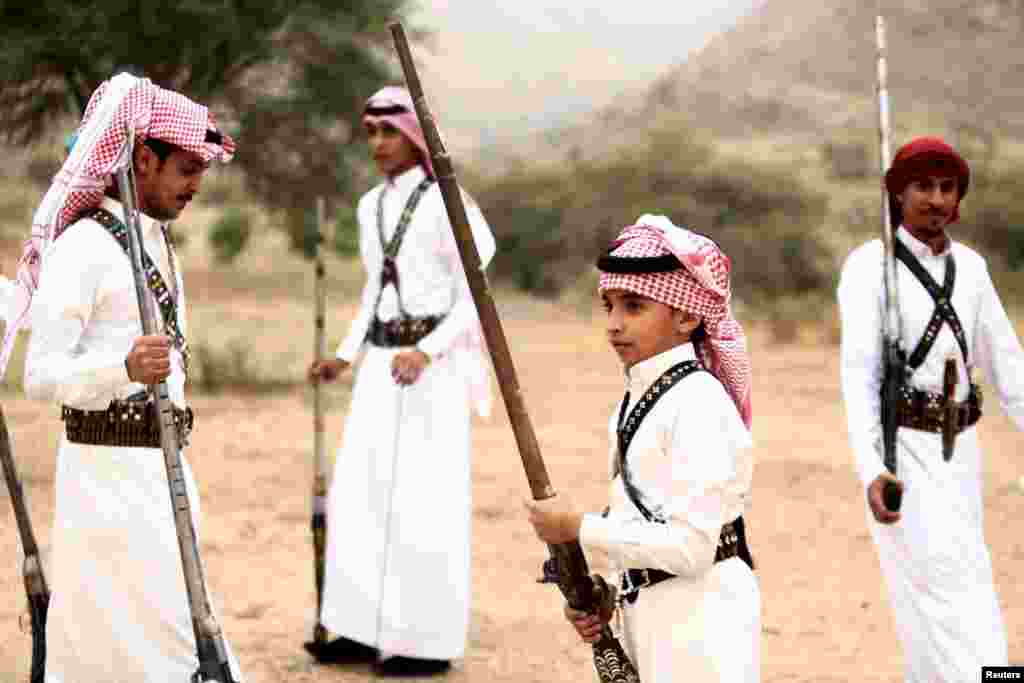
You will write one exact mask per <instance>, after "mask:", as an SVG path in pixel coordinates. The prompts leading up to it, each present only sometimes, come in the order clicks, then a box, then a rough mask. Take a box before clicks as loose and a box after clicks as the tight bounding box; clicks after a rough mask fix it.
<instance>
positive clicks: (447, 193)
mask: <svg viewBox="0 0 1024 683" xmlns="http://www.w3.org/2000/svg"><path fill="white" fill-rule="evenodd" d="M390 28H391V35H392V36H393V38H394V42H395V49H396V51H397V52H398V58H399V60H400V61H401V64H402V70H403V71H404V72H405V81H406V84H407V85H408V86H409V94H410V96H411V97H412V101H413V105H414V106H415V108H416V116H417V118H419V121H420V126H421V127H422V128H423V134H424V137H425V139H426V142H427V148H428V149H429V150H430V159H431V161H432V162H433V165H434V172H435V173H436V175H437V182H438V186H439V187H440V189H441V195H442V197H443V198H444V204H445V209H446V211H447V213H448V220H449V222H450V223H451V227H452V231H453V232H454V234H455V241H456V244H457V246H458V249H459V257H460V259H461V261H462V268H463V270H464V271H465V274H466V280H467V282H468V283H469V289H470V292H471V293H472V296H473V303H474V305H475V306H476V310H477V314H478V315H479V317H480V326H481V327H482V328H483V333H484V338H485V339H486V341H487V348H488V350H489V351H490V354H491V360H492V362H493V364H494V372H495V375H496V376H497V378H498V387H499V388H500V390H501V395H502V398H503V399H504V402H505V410H506V411H507V412H508V417H509V423H510V424H511V426H512V432H513V434H514V435H515V439H516V444H517V445H518V447H519V456H520V458H521V459H522V461H523V469H524V470H525V472H526V478H527V480H528V481H529V484H530V491H531V493H532V494H533V498H534V500H545V499H548V498H552V497H553V496H554V495H555V490H554V488H553V487H552V486H551V480H550V478H549V477H548V472H547V468H546V467H545V465H544V459H543V457H542V456H541V452H540V446H539V444H538V442H537V434H536V432H535V431H534V429H533V424H532V423H531V422H530V416H529V413H527V411H526V403H525V402H524V400H523V394H522V390H521V389H520V388H519V379H518V377H517V376H516V370H515V365H514V364H513V362H512V354H511V352H510V351H509V346H508V340H507V338H506V337H505V331H504V329H503V328H502V325H501V319H500V318H499V317H498V311H497V308H496V307H495V305H494V299H493V297H492V296H491V292H490V288H489V285H488V282H487V276H486V275H485V274H484V272H483V269H482V268H481V265H480V254H479V252H478V251H477V248H476V243H475V242H474V241H473V232H472V230H471V228H470V226H469V219H468V218H467V216H466V207H465V205H464V203H463V200H462V191H461V189H460V188H459V185H458V182H457V181H456V178H455V171H454V169H453V167H452V162H451V157H450V156H449V154H448V152H447V150H446V149H445V147H444V143H443V141H442V140H441V135H440V132H439V131H438V128H437V124H436V123H435V121H434V117H433V114H431V112H430V109H429V107H428V106H427V102H426V98H425V96H424V94H423V86H422V85H421V84H420V79H419V75H418V74H417V72H416V65H415V64H414V63H413V60H412V52H411V50H410V49H409V42H408V40H407V39H406V36H405V30H404V29H403V28H402V25H401V23H399V22H393V23H392V24H391V25H390ZM548 549H549V551H550V553H551V557H552V558H553V559H554V571H555V572H556V574H557V577H558V579H557V582H558V587H559V590H561V591H562V594H563V595H564V596H565V598H566V601H567V602H568V603H569V605H570V606H571V607H573V608H574V609H579V610H584V611H588V612H594V611H596V609H597V597H596V595H595V590H594V582H593V580H592V579H591V577H590V573H589V570H588V568H587V560H586V557H585V556H584V554H583V549H582V548H581V547H580V544H579V542H578V541H573V542H571V543H563V544H559V545H548ZM593 650H594V665H595V668H596V669H597V672H598V676H599V678H600V679H601V681H603V682H605V683H640V679H639V676H638V675H637V674H636V670H635V668H634V667H633V664H632V662H630V661H629V658H628V657H627V656H626V653H625V652H624V651H623V649H622V646H621V644H620V643H619V642H618V640H617V639H616V638H615V637H614V636H613V635H612V632H611V629H610V628H609V627H608V626H607V625H606V626H605V627H604V629H603V631H602V638H601V640H600V641H598V642H597V643H595V644H594V647H593Z"/></svg>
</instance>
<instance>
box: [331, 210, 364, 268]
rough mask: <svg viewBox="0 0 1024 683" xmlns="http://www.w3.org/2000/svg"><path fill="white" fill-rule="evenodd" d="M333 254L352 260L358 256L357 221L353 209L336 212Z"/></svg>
mask: <svg viewBox="0 0 1024 683" xmlns="http://www.w3.org/2000/svg"><path fill="white" fill-rule="evenodd" d="M333 246H334V252H335V253H336V254H338V256H343V257H345V258H354V257H356V256H359V220H358V219H357V218H356V210H355V208H354V207H346V208H343V209H341V210H340V211H338V217H337V219H335V221H334V243H333Z"/></svg>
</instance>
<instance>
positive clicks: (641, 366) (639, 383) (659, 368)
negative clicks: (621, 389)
mask: <svg viewBox="0 0 1024 683" xmlns="http://www.w3.org/2000/svg"><path fill="white" fill-rule="evenodd" d="M688 360H697V352H696V350H694V348H693V343H692V342H686V343H685V344H680V345H679V346H674V347H672V348H671V349H669V350H668V351H662V352H661V353H659V354H658V355H657V356H652V357H651V358H648V359H647V360H643V361H640V362H639V363H637V364H636V365H634V366H633V367H631V368H630V369H629V370H626V390H627V391H629V392H630V393H631V394H632V395H634V396H639V395H640V394H641V393H642V392H644V391H646V390H647V387H649V386H651V384H653V383H654V381H655V380H657V379H658V378H659V377H661V376H662V374H664V372H665V371H666V370H668V369H669V368H671V367H672V366H673V365H676V364H678V363H682V362H683V361H688Z"/></svg>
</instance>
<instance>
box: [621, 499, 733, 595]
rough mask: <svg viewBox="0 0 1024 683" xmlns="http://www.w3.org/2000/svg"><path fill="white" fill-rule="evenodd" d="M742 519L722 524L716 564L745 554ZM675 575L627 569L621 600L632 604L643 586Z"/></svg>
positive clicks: (623, 577) (653, 570) (649, 570)
mask: <svg viewBox="0 0 1024 683" xmlns="http://www.w3.org/2000/svg"><path fill="white" fill-rule="evenodd" d="M741 519H742V518H739V519H737V520H736V521H735V522H729V523H728V524H725V525H723V526H722V533H721V534H719V536H718V547H717V548H716V549H715V564H717V563H719V562H724V561H725V560H728V559H729V558H731V557H741V556H742V555H743V554H744V553H741V552H740V546H741V544H745V543H746V541H745V539H743V538H742V534H741V533H740V532H739V531H738V526H740V525H738V524H737V522H739V521H740V520H741ZM748 556H749V555H748ZM744 561H746V560H744ZM675 576H676V575H675V574H672V573H670V572H666V571H663V570H661V569H630V570H627V571H625V572H623V573H622V582H621V584H620V587H619V590H620V592H619V601H620V602H623V601H624V602H627V603H629V604H631V605H632V604H633V603H634V602H636V599H637V597H639V595H640V589H641V588H648V587H650V586H654V585H656V584H659V583H661V582H662V581H666V580H668V579H672V578H675Z"/></svg>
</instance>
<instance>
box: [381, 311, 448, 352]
mask: <svg viewBox="0 0 1024 683" xmlns="http://www.w3.org/2000/svg"><path fill="white" fill-rule="evenodd" d="M442 320H444V316H443V315H428V316H424V317H422V318H396V319H394V320H389V321H388V322H381V321H380V320H378V319H376V318H374V320H373V322H372V323H370V330H369V331H368V332H367V334H366V341H368V342H370V343H371V344H373V345H374V346H383V347H394V346H416V344H417V342H419V340H421V339H423V338H424V337H426V336H427V335H428V334H430V333H431V332H433V331H434V329H435V328H436V327H437V326H438V325H440V324H441V321H442Z"/></svg>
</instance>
